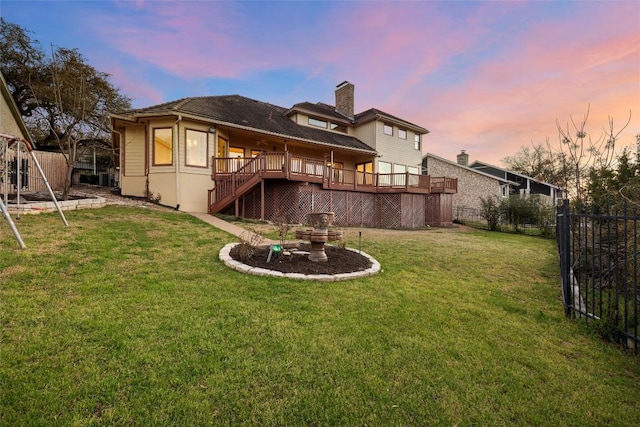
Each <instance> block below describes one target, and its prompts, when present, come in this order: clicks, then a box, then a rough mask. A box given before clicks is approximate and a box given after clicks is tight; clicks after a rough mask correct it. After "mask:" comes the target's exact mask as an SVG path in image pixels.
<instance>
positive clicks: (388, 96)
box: [0, 0, 640, 165]
mask: <svg viewBox="0 0 640 427" xmlns="http://www.w3.org/2000/svg"><path fill="white" fill-rule="evenodd" d="M0 15H1V16H2V17H3V18H4V19H5V20H7V21H8V22H11V23H15V24H18V25H20V26H22V27H23V28H25V29H27V30H29V31H31V32H32V34H31V36H32V38H34V39H37V40H39V41H40V43H41V44H42V47H43V48H44V49H47V50H50V45H51V44H52V43H53V44H55V45H57V46H61V47H66V48H78V49H79V50H80V52H81V53H82V54H83V55H84V56H85V57H86V58H87V60H88V62H89V63H91V64H92V65H93V66H95V68H97V69H98V70H99V71H104V72H107V73H109V74H111V75H112V83H113V84H114V85H115V86H117V87H119V88H120V89H121V91H122V93H124V94H125V95H127V96H129V97H131V98H132V99H133V106H134V107H146V106H150V105H154V104H158V103H162V102H165V101H171V100H175V99H178V98H183V97H187V96H204V95H229V94H240V95H243V96H247V97H249V98H253V99H257V100H260V101H265V102H270V103H273V104H276V105H280V106H283V107H290V106H292V105H293V104H295V103H298V102H304V101H309V102H325V103H328V104H332V105H333V104H334V103H335V102H334V101H335V100H334V90H335V86H336V85H337V84H339V83H341V82H342V81H344V80H348V81H350V82H351V83H353V84H354V85H355V88H356V89H355V109H356V112H361V111H363V110H366V109H368V108H372V107H373V108H378V109H380V110H383V111H385V112H387V113H389V114H393V115H395V116H399V117H402V118H404V119H406V120H408V121H410V122H412V123H415V124H418V125H420V126H423V127H425V128H427V129H429V130H430V132H431V133H430V134H429V135H427V136H426V137H425V139H424V144H423V146H424V150H423V151H424V152H431V153H433V154H436V155H439V156H441V157H445V158H448V159H451V160H455V156H456V154H457V153H459V152H460V150H462V149H464V150H466V151H467V153H469V155H470V160H471V161H473V160H482V161H485V162H489V163H493V164H496V165H501V161H500V160H501V159H502V158H504V157H506V156H509V155H513V154H515V153H516V152H517V151H518V150H519V148H520V147H521V146H531V144H539V143H545V142H546V139H547V138H549V140H550V142H552V143H553V144H557V141H558V136H557V130H556V119H557V120H559V121H560V123H562V124H566V123H568V122H569V120H570V118H571V117H572V116H573V118H574V119H575V120H577V121H579V120H581V119H582V117H583V115H584V113H585V112H586V110H587V108H588V106H589V105H591V115H590V119H589V122H588V127H587V130H588V131H589V132H590V133H591V134H592V136H593V137H594V138H598V136H599V135H600V134H601V132H602V130H603V128H604V127H606V126H607V125H608V117H609V116H611V117H613V118H614V124H615V127H616V128H619V127H621V126H622V125H623V124H624V123H625V122H626V121H627V119H628V117H629V113H630V111H631V114H632V118H631V123H630V125H629V126H628V128H627V130H626V131H625V132H624V133H623V134H622V135H621V137H620V139H619V144H620V145H631V144H633V143H634V142H635V135H637V134H640V1H636V0H634V1H607V2H587V1H571V2H569V1H565V2H541V1H534V2H506V1H493V2H479V1H478V2H435V1H430V2H416V1H414V2H380V1H375V2H365V1H353V2H323V1H315V2H228V1H224V2H222V1H220V2H217V1H166V2H165V1H144V0H140V1H90V2H83V1H24V0H22V1H7V0H0Z"/></svg>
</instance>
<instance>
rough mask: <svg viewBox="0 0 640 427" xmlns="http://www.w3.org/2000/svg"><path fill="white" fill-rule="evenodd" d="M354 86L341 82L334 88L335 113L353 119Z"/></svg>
mask: <svg viewBox="0 0 640 427" xmlns="http://www.w3.org/2000/svg"><path fill="white" fill-rule="evenodd" d="M354 92H355V86H354V85H353V84H351V83H349V82H348V81H346V80H345V81H343V82H342V83H340V84H339V85H338V86H336V112H338V113H340V114H342V115H343V116H346V117H348V118H350V119H353V117H354V115H353V109H354Z"/></svg>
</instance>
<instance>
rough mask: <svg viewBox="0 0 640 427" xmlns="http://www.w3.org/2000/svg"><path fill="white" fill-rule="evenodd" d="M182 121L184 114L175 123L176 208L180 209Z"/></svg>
mask: <svg viewBox="0 0 640 427" xmlns="http://www.w3.org/2000/svg"><path fill="white" fill-rule="evenodd" d="M181 121H182V116H181V115H179V116H178V120H176V122H175V123H174V125H173V126H174V127H175V130H176V138H175V141H176V143H175V149H174V150H175V152H176V210H177V211H179V210H180V148H179V145H180V122H181Z"/></svg>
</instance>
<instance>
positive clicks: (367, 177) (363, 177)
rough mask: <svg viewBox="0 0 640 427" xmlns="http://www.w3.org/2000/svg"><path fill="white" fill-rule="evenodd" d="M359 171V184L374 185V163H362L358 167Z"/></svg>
mask: <svg viewBox="0 0 640 427" xmlns="http://www.w3.org/2000/svg"><path fill="white" fill-rule="evenodd" d="M356 170H357V171H358V184H365V185H371V184H373V163H371V162H367V163H360V164H357V165H356Z"/></svg>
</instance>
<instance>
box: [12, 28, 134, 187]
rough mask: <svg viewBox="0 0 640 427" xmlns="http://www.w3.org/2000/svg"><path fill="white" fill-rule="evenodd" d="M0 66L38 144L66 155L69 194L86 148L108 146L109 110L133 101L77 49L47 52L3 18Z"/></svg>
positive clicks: (24, 32)
mask: <svg viewBox="0 0 640 427" xmlns="http://www.w3.org/2000/svg"><path fill="white" fill-rule="evenodd" d="M0 36H1V37H0V55H1V57H0V64H1V65H0V67H1V68H0V69H1V70H2V73H3V74H4V75H5V79H6V80H7V85H8V86H9V90H10V91H11V95H12V97H13V99H14V100H15V101H16V104H17V105H18V108H19V109H20V112H21V113H22V115H23V117H24V119H25V123H26V125H27V127H28V128H29V131H30V132H31V134H32V136H33V137H34V139H35V142H36V144H37V145H39V146H43V145H49V146H56V147H58V148H59V150H60V152H61V153H62V154H63V155H64V157H65V160H66V166H67V171H66V172H67V173H66V176H67V182H66V185H65V189H64V192H63V196H62V197H63V199H65V198H66V197H67V196H68V193H69V188H70V186H71V174H72V172H73V166H74V163H75V161H76V160H77V159H78V157H79V155H80V154H82V151H83V150H86V149H91V148H93V147H94V146H101V145H104V144H110V142H111V138H110V122H109V113H110V112H111V111H120V110H125V109H127V108H130V103H131V101H130V99H129V98H128V97H126V96H124V95H122V94H121V93H120V92H119V90H118V89H117V88H115V87H114V86H113V85H112V84H111V83H110V82H109V75H108V74H107V73H103V72H100V71H98V70H96V69H95V68H94V67H93V66H91V65H90V64H89V63H88V62H87V60H86V59H85V58H84V57H83V55H82V54H81V53H80V52H79V51H78V50H77V49H67V48H61V47H56V46H52V47H51V55H50V56H48V55H46V54H45V53H44V51H43V50H42V48H41V47H40V44H39V43H38V41H37V40H33V39H31V38H30V36H29V35H28V33H27V31H26V30H24V29H22V28H21V27H19V26H18V25H15V24H11V23H7V22H6V21H5V20H4V19H2V20H1V21H0Z"/></svg>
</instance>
